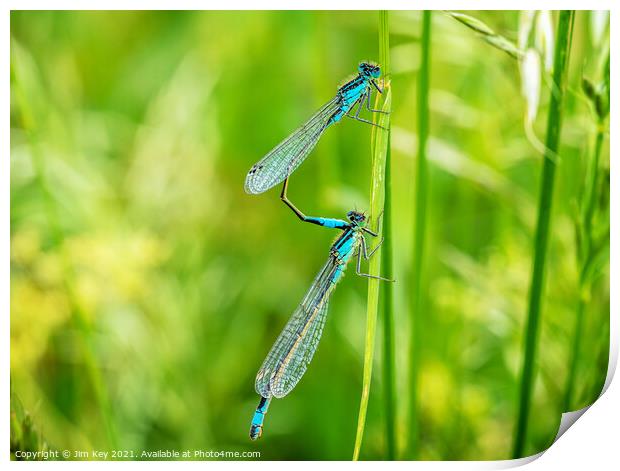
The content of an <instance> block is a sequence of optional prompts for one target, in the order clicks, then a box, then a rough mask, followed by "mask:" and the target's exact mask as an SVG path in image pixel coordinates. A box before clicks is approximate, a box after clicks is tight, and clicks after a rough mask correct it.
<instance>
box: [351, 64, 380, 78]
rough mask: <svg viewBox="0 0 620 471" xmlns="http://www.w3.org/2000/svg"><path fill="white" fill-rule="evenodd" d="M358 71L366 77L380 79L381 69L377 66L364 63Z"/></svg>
mask: <svg viewBox="0 0 620 471" xmlns="http://www.w3.org/2000/svg"><path fill="white" fill-rule="evenodd" d="M357 70H359V73H360V74H362V75H363V76H365V77H370V78H379V76H380V75H381V67H379V66H378V65H377V64H371V63H369V62H362V63H361V64H360V65H359V67H358V68H357Z"/></svg>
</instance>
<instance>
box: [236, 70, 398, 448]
mask: <svg viewBox="0 0 620 471" xmlns="http://www.w3.org/2000/svg"><path fill="white" fill-rule="evenodd" d="M380 75H381V69H380V67H379V66H378V65H375V64H370V63H367V62H362V63H361V64H360V65H359V68H358V75H357V76H356V77H355V78H353V79H351V80H349V81H348V82H347V83H345V84H344V85H342V86H341V87H340V88H339V89H338V92H337V94H336V96H335V97H334V98H333V99H332V100H331V101H329V102H328V103H327V104H325V105H324V106H323V107H322V108H320V109H319V111H317V112H316V113H315V114H314V115H313V116H312V117H311V118H310V119H309V120H308V121H307V122H306V123H305V124H303V125H302V126H301V127H300V128H298V129H297V130H296V131H295V132H293V133H292V134H291V135H290V136H289V137H287V138H286V139H285V140H284V141H282V142H281V143H280V144H278V145H277V146H276V147H275V148H274V149H273V150H271V151H270V152H269V153H268V154H267V155H266V156H265V157H263V158H262V159H261V160H260V161H259V162H258V163H256V164H255V165H253V166H252V168H251V169H250V171H249V172H248V174H247V177H246V180H245V190H246V192H247V193H250V194H259V193H263V192H265V191H267V190H269V189H270V188H272V187H274V186H275V185H277V184H278V183H280V182H282V181H283V182H284V184H283V186H282V193H281V194H280V198H281V199H282V201H283V202H284V203H285V204H286V205H287V206H288V207H289V208H290V209H291V210H292V211H293V212H294V213H295V214H296V215H297V217H299V219H301V220H302V221H304V222H309V223H312V224H316V225H319V226H323V227H327V228H332V229H340V230H342V234H341V235H340V237H338V238H337V239H336V241H335V242H334V243H333V244H332V246H331V248H330V252H329V258H328V259H327V262H326V263H325V264H324V265H323V268H321V270H320V271H319V273H318V274H317V276H316V277H315V279H314V281H313V282H312V284H311V285H310V288H309V289H308V291H307V292H306V294H305V296H304V298H303V299H302V301H301V303H300V304H299V306H298V307H297V309H296V310H295V312H294V313H293V315H292V316H291V317H290V319H289V321H288V323H287V324H286V326H285V327H284V329H283V330H282V332H281V333H280V336H279V337H278V338H277V340H276V341H275V343H274V344H273V346H272V347H271V350H270V351H269V353H268V354H267V357H266V358H265V360H264V361H263V364H262V366H261V367H260V369H259V371H258V374H257V375H256V382H255V389H256V392H257V393H258V394H259V395H260V396H261V399H260V402H259V404H258V407H257V408H256V412H255V413H254V417H253V419H252V425H251V428H250V438H251V439H252V440H255V439H257V438H259V437H260V436H261V434H262V429H263V422H264V418H265V414H266V413H267V409H268V407H269V403H270V402H271V399H272V398H273V397H275V398H282V397H284V396H286V395H287V394H288V393H290V392H291V391H292V390H293V388H294V387H295V386H296V385H297V383H298V382H299V380H300V379H301V377H302V376H303V375H304V373H305V372H306V369H307V367H308V365H309V363H310V361H311V360H312V357H313V356H314V353H315V351H316V349H317V346H318V344H319V340H320V338H321V334H322V332H323V326H324V325H325V319H326V317H327V308H328V304H329V299H330V296H331V294H332V292H333V291H334V288H335V287H336V284H337V283H338V281H340V279H341V278H342V276H343V275H344V271H345V269H346V266H347V263H348V262H349V260H351V259H352V258H354V257H357V267H356V273H357V274H358V275H360V276H365V277H369V278H375V279H379V280H383V281H393V280H387V279H386V278H382V277H380V276H373V275H370V274H367V273H362V272H361V262H362V258H364V259H366V260H368V259H369V258H370V257H371V256H372V255H373V254H374V252H375V251H376V250H377V249H378V248H379V246H380V245H381V242H382V241H381V242H379V244H378V245H377V246H376V247H375V248H374V249H373V250H372V251H371V252H370V253H368V250H367V245H366V239H365V234H368V235H371V236H373V237H377V235H378V234H377V233H376V232H374V231H372V230H370V229H369V228H368V227H366V225H367V218H366V215H365V214H364V213H361V212H358V211H349V212H348V213H347V220H346V221H345V220H341V219H330V218H322V217H311V216H306V215H305V214H304V213H303V212H301V211H300V210H299V209H297V208H296V207H295V205H294V204H293V203H292V202H291V201H290V200H289V199H288V196H287V189H288V181H289V176H290V174H291V173H292V172H294V171H295V170H296V169H297V168H298V167H299V165H301V163H302V162H303V161H304V160H305V159H306V157H308V155H309V154H310V152H311V151H312V149H313V148H314V147H315V146H316V144H317V142H318V140H319V139H320V137H321V136H322V135H323V132H324V131H325V130H326V129H327V128H328V127H329V126H331V125H332V124H334V123H337V122H339V121H340V120H341V119H342V118H343V117H344V116H348V117H350V118H352V119H355V120H357V121H361V122H364V123H368V124H371V125H375V126H377V125H376V124H374V123H373V122H372V121H369V120H367V119H364V118H361V117H360V116H359V115H360V112H361V110H362V108H363V107H364V106H366V108H367V110H368V111H370V112H372V113H383V111H381V110H374V109H372V108H371V105H370V101H371V95H372V92H373V89H374V90H376V91H377V92H378V93H382V92H383V90H382V89H381V87H380V86H379V85H378V84H377V82H376V79H378V78H379V77H380ZM356 106H357V110H356V111H355V114H352V112H353V110H354V108H355V107H356ZM377 222H378V221H377ZM377 227H378V224H377Z"/></svg>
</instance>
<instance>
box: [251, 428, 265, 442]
mask: <svg viewBox="0 0 620 471" xmlns="http://www.w3.org/2000/svg"><path fill="white" fill-rule="evenodd" d="M262 434H263V426H262V425H254V424H252V426H251V427H250V440H258V439H259V438H260V437H261V435H262Z"/></svg>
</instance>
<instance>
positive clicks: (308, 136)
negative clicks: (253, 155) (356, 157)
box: [245, 97, 340, 194]
mask: <svg viewBox="0 0 620 471" xmlns="http://www.w3.org/2000/svg"><path fill="white" fill-rule="evenodd" d="M339 108H340V104H339V100H338V97H335V98H334V99H333V100H331V101H330V102H328V103H327V104H326V105H325V106H323V107H322V108H321V109H320V110H319V111H317V112H316V113H315V114H314V115H313V116H312V117H311V118H310V119H309V120H308V121H307V122H306V123H305V124H304V125H302V126H301V127H300V128H299V129H297V130H296V131H295V132H293V133H292V134H291V135H290V136H289V137H287V138H286V139H284V140H283V141H282V142H281V143H280V144H278V145H277V146H276V147H274V148H273V149H272V150H271V152H269V153H268V154H267V155H266V156H265V157H263V158H262V159H261V160H260V161H258V162H257V163H256V164H254V165H253V166H252V168H251V169H250V171H249V172H248V174H247V176H246V177H245V191H246V193H250V194H258V193H263V192H264V191H267V190H268V189H269V188H271V187H273V186H275V185H277V184H278V183H280V182H281V181H283V180H284V179H285V178H286V177H287V176H288V175H290V174H291V173H293V172H294V171H295V170H296V169H297V167H299V166H300V165H301V163H302V162H303V161H304V160H305V159H306V157H308V154H310V152H311V151H312V149H314V146H315V145H316V143H317V142H318V140H319V138H320V137H321V135H322V134H323V132H324V131H325V129H326V128H327V126H328V123H329V118H331V116H332V115H333V114H334V112H336V111H337V110H338V109H339Z"/></svg>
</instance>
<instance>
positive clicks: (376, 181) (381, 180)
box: [353, 10, 392, 461]
mask: <svg viewBox="0 0 620 471" xmlns="http://www.w3.org/2000/svg"><path fill="white" fill-rule="evenodd" d="M389 45H390V43H389V26H388V12H387V11H383V10H382V11H380V12H379V62H380V64H381V66H382V73H383V76H384V77H386V80H385V82H384V87H383V96H377V103H379V101H380V100H381V99H383V105H382V107H381V110H383V111H386V112H388V113H389V111H390V110H391V103H392V93H391V90H390V84H389V77H390V68H389V67H390V65H389ZM377 95H379V94H377ZM377 106H378V104H376V105H375V109H377ZM373 121H374V122H375V123H376V124H379V125H380V126H382V128H380V127H377V126H373V131H372V138H371V148H372V168H371V182H370V210H369V221H370V223H371V224H377V222H378V218H379V215H380V214H381V213H382V211H383V205H384V198H385V163H386V159H387V153H388V145H389V131H388V130H387V129H389V123H390V115H389V114H387V113H374V115H373ZM373 229H374V230H376V232H377V233H378V234H379V237H376V238H374V239H375V240H374V241H372V245H373V246H376V244H377V243H379V241H380V240H381V234H382V228H381V226H380V225H377V227H375V228H373ZM371 249H372V248H371ZM380 267H381V249H379V250H377V252H376V253H375V254H374V256H373V257H372V258H371V260H370V262H369V269H368V272H369V273H370V274H371V275H379V272H380ZM379 283H380V281H379V280H376V279H369V280H368V303H367V310H366V340H365V346H364V373H363V378H362V396H361V399H360V408H359V415H358V419H357V433H356V436H355V445H354V448H353V460H354V461H357V460H358V459H359V455H360V450H361V446H362V440H363V438H364V427H365V424H366V412H367V410H368V399H369V397H370V384H371V379H372V362H373V357H374V350H375V334H376V329H377V314H378V311H379Z"/></svg>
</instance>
